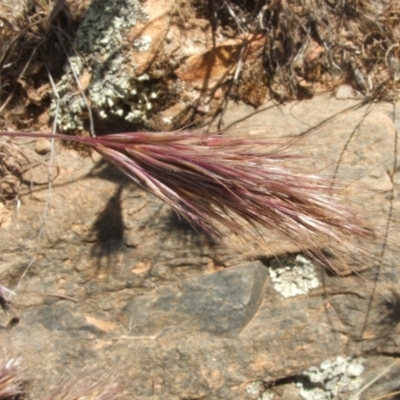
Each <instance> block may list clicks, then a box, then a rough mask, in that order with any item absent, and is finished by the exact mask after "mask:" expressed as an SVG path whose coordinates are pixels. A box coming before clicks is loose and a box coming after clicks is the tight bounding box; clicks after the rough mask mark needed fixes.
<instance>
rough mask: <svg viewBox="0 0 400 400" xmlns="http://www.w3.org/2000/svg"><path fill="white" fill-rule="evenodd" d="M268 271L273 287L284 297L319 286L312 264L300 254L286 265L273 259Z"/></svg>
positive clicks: (305, 292) (300, 293)
mask: <svg viewBox="0 0 400 400" xmlns="http://www.w3.org/2000/svg"><path fill="white" fill-rule="evenodd" d="M268 271H269V276H270V278H271V281H272V284H273V287H274V289H275V290H276V291H277V292H279V293H280V294H281V295H282V296H283V297H285V298H288V297H293V296H299V295H303V294H307V293H308V292H309V291H310V290H311V289H315V288H317V287H318V286H319V281H318V278H317V277H316V275H315V270H314V266H313V264H312V263H311V261H310V260H308V259H307V258H305V257H304V256H302V255H300V254H299V255H297V256H296V258H295V259H294V260H293V261H291V262H289V263H286V265H282V263H281V262H280V261H273V262H272V264H271V266H270V267H269V268H268Z"/></svg>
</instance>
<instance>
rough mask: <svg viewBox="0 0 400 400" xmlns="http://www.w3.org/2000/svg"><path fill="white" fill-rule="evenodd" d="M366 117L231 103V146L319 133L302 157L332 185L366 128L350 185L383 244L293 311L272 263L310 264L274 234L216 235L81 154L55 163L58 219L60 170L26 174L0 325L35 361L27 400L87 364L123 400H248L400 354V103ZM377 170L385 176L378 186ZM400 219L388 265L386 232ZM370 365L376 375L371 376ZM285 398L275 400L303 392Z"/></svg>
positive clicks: (324, 274)
mask: <svg viewBox="0 0 400 400" xmlns="http://www.w3.org/2000/svg"><path fill="white" fill-rule="evenodd" d="M349 107H353V108H352V109H351V110H348V111H346V109H347V108H349ZM357 107H358V103H356V102H355V101H353V100H348V101H346V102H339V101H336V100H333V99H331V98H328V97H325V98H323V97H321V98H316V99H314V100H311V101H307V102H302V103H300V104H290V105H287V106H282V107H280V108H278V107H275V106H272V105H268V106H266V109H265V110H264V111H260V110H258V111H257V113H255V112H254V110H252V109H251V108H249V107H248V106H241V105H232V107H231V108H230V109H229V110H228V111H227V113H226V114H225V126H228V125H232V124H233V125H235V126H236V130H232V131H231V133H230V134H232V135H235V134H237V133H238V132H241V133H246V134H248V135H250V137H251V135H253V134H260V132H261V133H263V134H264V135H269V137H271V138H273V137H277V136H285V135H286V136H287V135H288V134H289V133H291V134H294V135H297V137H302V136H301V134H302V133H304V132H305V131H307V130H309V132H311V131H310V129H312V128H315V127H318V129H316V130H314V131H312V132H311V133H312V134H311V133H309V134H308V135H303V136H304V140H301V141H299V142H298V143H297V145H296V146H293V147H292V148H291V150H292V151H293V152H297V153H298V154H302V155H304V156H305V159H304V160H301V162H302V163H303V165H304V166H306V167H308V168H310V170H311V171H315V170H318V171H321V170H323V171H324V172H326V173H334V171H335V165H337V163H338V160H339V159H340V156H341V154H342V151H343V148H344V146H345V144H346V143H347V141H348V139H349V137H350V136H351V134H352V132H353V131H354V132H355V134H353V139H352V140H350V143H349V144H348V145H347V149H348V150H346V151H347V152H345V154H344V155H342V158H341V166H340V168H339V171H338V174H339V176H340V177H341V178H342V179H347V178H350V180H351V181H353V178H354V177H355V176H361V178H360V179H359V182H361V183H362V184H363V185H364V187H367V188H369V189H374V188H379V190H372V191H366V190H359V189H358V188H359V187H360V186H356V185H354V184H352V185H350V187H349V188H348V191H346V192H344V196H345V197H344V198H345V201H349V202H351V203H352V204H354V203H355V204H359V207H360V208H361V209H362V210H366V211H368V212H369V214H368V217H369V220H370V221H371V223H372V224H373V226H375V227H376V230H377V232H378V235H377V237H376V240H375V242H374V243H368V244H367V247H365V248H366V255H365V257H363V258H361V259H355V260H354V259H352V258H351V255H347V254H346V253H345V252H344V253H343V257H342V258H343V260H347V259H348V260H349V261H348V264H349V266H348V267H349V268H350V270H356V271H357V274H349V275H348V276H346V277H339V276H336V275H334V274H332V273H330V272H328V271H326V270H324V269H323V268H322V267H321V266H318V265H316V276H317V278H318V280H319V281H320V286H319V287H318V288H315V289H313V290H311V291H310V292H309V293H308V294H307V295H303V296H297V297H293V298H289V299H284V298H282V296H281V295H280V294H279V293H278V292H276V291H275V289H274V288H273V286H272V282H271V280H270V278H269V274H268V265H269V262H270V260H271V259H277V260H278V261H279V260H280V259H281V258H280V256H281V255H284V254H286V253H287V252H293V253H296V252H298V251H299V248H296V246H295V245H293V244H290V243H285V242H284V241H282V240H279V241H278V240H277V239H276V238H274V237H273V236H268V235H267V234H266V235H265V237H264V239H265V240H264V243H263V244H258V243H254V242H251V241H246V240H245V239H243V238H239V237H237V236H235V235H233V234H232V235H228V236H227V237H226V238H223V239H218V240H217V239H216V238H210V237H208V236H207V235H205V234H202V233H199V232H196V231H194V230H193V229H192V228H191V227H190V226H189V225H188V224H186V223H185V222H184V221H181V220H180V219H179V218H177V216H176V215H175V214H174V213H173V212H171V210H170V209H169V208H168V207H167V206H165V205H164V204H162V203H161V202H160V201H158V200H157V199H155V198H154V197H153V196H151V195H148V194H147V193H145V192H143V191H142V190H141V189H139V188H138V187H136V186H135V185H134V184H133V183H131V182H129V180H128V179H126V178H125V177H124V176H123V175H122V174H121V173H120V172H119V171H118V170H116V169H115V168H114V167H112V166H109V165H108V164H106V163H105V162H104V161H102V160H101V159H100V158H99V157H98V156H96V155H93V157H92V158H82V157H81V156H80V155H79V154H77V153H75V152H73V151H71V150H60V151H59V154H58V155H57V156H56V158H55V161H54V162H55V165H57V170H54V175H53V176H54V178H55V179H54V180H53V182H52V192H51V202H50V206H49V207H48V208H46V204H47V201H48V200H49V192H48V185H47V179H48V168H47V166H46V165H44V164H43V163H40V164H33V165H32V167H31V168H28V169H27V170H26V172H25V175H24V181H23V183H22V185H21V189H20V192H19V200H20V203H19V206H18V207H16V206H13V205H11V207H9V208H7V207H3V208H2V209H1V212H2V219H1V226H0V233H1V241H0V260H1V263H0V283H1V285H3V286H5V287H7V288H9V289H12V290H14V291H15V293H16V295H15V296H14V297H11V298H10V304H9V309H8V311H7V313H3V312H0V326H1V328H0V343H1V347H4V348H7V349H12V352H13V354H15V355H16V356H23V357H24V358H25V359H26V360H28V362H29V363H31V365H32V368H31V370H32V371H33V373H32V375H33V376H32V385H31V387H30V388H29V393H30V396H31V398H32V399H40V398H41V397H42V395H43V393H47V391H48V388H49V387H54V386H55V385H56V383H57V382H58V381H59V380H60V379H61V378H62V376H65V375H67V376H73V375H74V374H75V375H77V374H79V373H80V371H81V370H82V368H84V367H86V366H88V365H90V366H91V367H93V368H96V369H99V370H102V371H105V372H106V373H110V374H112V373H115V372H117V371H118V372H120V374H119V375H120V379H121V380H123V381H124V382H125V387H126V393H125V392H124V393H125V394H124V398H127V399H130V398H134V399H139V400H141V399H143V400H145V399H146V400H147V399H149V398H151V399H155V400H156V399H160V400H161V399H166V398H167V399H172V400H174V399H189V398H191V399H193V398H203V399H210V400H211V399H213V400H215V399H221V400H225V399H244V400H246V399H249V400H250V399H257V398H258V397H257V396H259V397H261V396H264V392H261V391H260V392H259V394H254V393H253V392H251V391H250V392H249V391H248V390H247V389H246V388H248V385H250V384H252V383H254V382H262V383H263V384H264V386H265V388H267V387H269V386H271V385H273V384H274V383H275V382H277V381H279V382H280V380H281V379H284V378H285V379H289V377H295V376H298V375H300V374H301V373H302V372H303V371H305V370H307V369H309V368H310V367H312V366H319V365H320V364H321V362H322V361H324V360H328V359H329V360H334V359H336V357H337V356H338V355H342V356H345V357H355V356H360V355H363V354H364V355H365V354H367V355H368V354H372V353H373V352H374V353H375V354H380V353H381V354H385V355H387V354H392V355H397V354H398V353H399V341H398V339H397V336H398V329H399V328H398V326H399V321H400V318H399V315H398V312H397V308H398V296H399V295H398V293H399V289H398V283H397V282H398V281H399V280H400V277H399V256H398V251H397V250H396V244H397V243H398V225H397V223H398V220H399V219H398V212H399V206H400V201H399V198H398V196H399V195H398V193H399V187H398V182H397V181H392V180H391V179H390V174H389V175H388V172H387V171H389V172H390V171H391V169H390V168H392V167H393V156H394V155H393V149H394V144H393V143H394V142H393V140H394V139H395V136H394V132H395V126H396V124H398V121H397V120H394V121H393V115H394V113H393V106H391V105H386V104H379V105H378V104H377V105H373V106H372V105H371V106H366V107H359V108H357ZM249 113H251V115H250V114H249ZM332 116H336V117H335V118H331V117H332ZM240 119H242V120H241V121H240ZM360 124H361V125H360ZM260 126H262V130H261V129H260ZM354 135H355V136H354ZM271 140H272V139H271ZM26 146H27V147H26V148H25V147H24V148H23V151H24V154H25V155H26V156H27V157H28V158H29V157H32V159H35V155H36V154H35V152H34V149H33V148H31V147H29V146H28V145H26ZM36 157H37V155H36ZM377 166H378V167H379V168H382V171H383V172H382V173H372V174H369V172H371V171H375V170H376V169H377V168H376V167H377ZM388 176H389V178H388ZM388 179H389V183H390V185H389V184H388ZM352 188H353V189H352ZM354 188H356V189H354ZM382 188H383V189H382ZM346 196H348V197H346ZM390 212H391V215H392V223H391V224H390V225H389V230H388V235H387V236H386V237H387V238H388V241H387V246H386V249H385V253H384V255H383V257H381V254H382V243H383V242H384V239H385V237H384V235H380V234H379V232H381V233H382V231H383V232H385V229H386V228H385V227H386V223H387V218H388V213H390ZM43 221H44V222H43ZM343 260H338V262H339V264H340V263H342V262H343ZM380 260H383V261H380ZM380 262H381V272H380V273H381V275H380V277H378V278H376V272H377V268H376V265H377V264H379V263H380ZM282 263H283V261H282ZM28 266H29V268H27V267H28ZM228 267H230V268H228ZM350 272H351V271H350ZM343 275H346V274H345V271H343ZM389 339H390V340H389ZM369 357H370V356H367V357H366V359H367V361H366V364H365V366H366V367H365V368H366V369H365V373H366V374H370V371H374V370H373V366H371V365H370V364H369V363H368V360H369ZM30 360H32V361H30ZM33 366H34V368H33ZM283 386H284V385H280V384H278V385H276V386H275V387H273V388H269V389H268V392H266V393H267V394H266V395H265V396H267V395H268V396H269V395H270V392H269V391H270V390H272V391H273V393H275V397H274V398H281V397H280V396H284V393H291V395H292V392H293V388H292V386H290V388H289V387H283ZM261 389H262V388H261V386H260V390H261Z"/></svg>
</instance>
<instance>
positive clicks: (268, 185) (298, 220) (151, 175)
mask: <svg viewBox="0 0 400 400" xmlns="http://www.w3.org/2000/svg"><path fill="white" fill-rule="evenodd" d="M0 135H6V136H20V135H25V136H36V137H38V135H39V136H46V135H44V134H34V133H31V134H27V133H10V132H4V133H0ZM47 137H49V138H50V137H55V138H59V139H67V140H73V141H79V142H82V143H85V144H87V145H89V146H91V147H92V148H93V149H95V150H96V151H97V152H99V153H100V154H101V155H103V156H104V157H105V158H106V159H108V160H109V161H110V162H111V163H113V164H115V165H116V166H117V167H118V168H120V169H121V171H123V172H124V173H125V174H126V175H128V176H129V177H130V178H131V179H133V180H134V181H135V182H137V183H138V184H139V185H141V186H142V187H143V188H145V189H146V190H148V191H149V192H151V193H153V194H154V195H155V196H157V197H159V198H160V199H161V200H163V201H164V202H166V203H167V204H168V205H170V206H171V207H172V208H173V209H174V210H176V211H177V212H178V213H179V214H180V215H182V216H184V217H185V218H187V219H188V220H189V221H190V222H192V223H194V224H195V225H197V226H199V227H201V228H202V229H204V230H205V231H207V232H208V233H210V234H217V235H221V234H222V233H223V231H224V229H223V227H225V228H228V229H229V230H230V231H233V232H235V233H237V234H240V235H247V236H249V235H250V236H251V237H252V238H255V237H256V238H257V239H259V240H261V241H262V235H263V233H262V232H263V230H264V229H267V230H268V231H271V232H273V233H274V234H276V235H277V236H279V237H281V238H284V239H289V240H290V241H292V242H293V243H295V244H296V245H297V246H299V247H300V248H302V249H303V250H304V251H306V252H308V253H309V254H313V255H314V256H316V257H320V258H322V259H324V260H325V258H324V256H323V254H322V253H321V252H320V249H321V248H324V247H326V246H327V245H328V243H329V245H333V248H334V247H335V245H336V246H337V245H340V246H345V247H347V248H351V249H352V250H353V245H352V243H353V237H354V236H356V237H370V236H371V231H370V230H369V229H367V228H365V226H364V224H363V222H362V221H360V219H359V218H358V217H357V215H356V212H355V211H354V210H352V209H351V208H349V207H347V206H345V205H342V204H341V203H340V202H339V197H340V196H339V189H340V188H339V187H338V186H337V185H335V186H334V185H333V182H332V181H331V180H329V179H327V178H324V177H322V176H319V175H313V174H309V173H306V172H304V171H303V170H301V169H298V168H295V167H294V166H293V161H298V158H297V157H295V156H293V155H291V154H289V152H288V147H287V145H282V144H279V143H273V142H271V141H268V140H265V139H253V138H252V139H241V138H229V137H224V136H219V135H201V134H197V133H191V132H189V133H172V134H171V133H144V132H139V133H122V134H113V135H105V136H101V137H94V138H92V137H71V136H66V135H54V136H53V135H47ZM257 232H258V233H257ZM325 261H326V260H325Z"/></svg>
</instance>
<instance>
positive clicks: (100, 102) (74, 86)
mask: <svg viewBox="0 0 400 400" xmlns="http://www.w3.org/2000/svg"><path fill="white" fill-rule="evenodd" d="M147 19H148V16H147V14H146V13H145V12H144V11H143V9H142V7H141V4H140V1H139V0H109V1H106V2H104V1H99V0H97V1H96V0H95V1H93V2H92V3H91V5H90V8H89V9H88V11H87V13H86V16H85V18H84V21H83V22H82V24H81V26H80V27H79V29H78V31H77V36H76V39H75V42H74V49H75V53H74V54H73V55H72V56H70V57H69V64H68V66H67V70H66V73H65V75H64V76H63V77H62V79H61V80H60V82H59V83H58V84H57V92H58V95H59V97H60V102H59V106H58V110H57V113H58V124H59V128H60V129H61V130H62V131H74V130H82V129H83V128H84V122H85V120H87V118H88V105H89V106H90V107H91V109H92V110H93V111H94V112H95V113H96V114H97V116H98V117H100V118H101V119H107V118H109V117H112V116H116V117H120V118H125V119H126V120H128V121H130V122H133V121H135V120H138V119H146V113H147V112H148V111H149V110H150V109H151V102H150V99H149V97H150V94H151V92H150V93H147V95H146V93H145V91H144V90H142V89H143V85H144V84H145V82H146V81H148V79H149V78H148V76H143V75H142V76H136V75H135V65H134V64H133V63H132V61H131V57H130V51H131V50H134V51H147V50H148V49H149V48H150V44H151V37H150V36H143V37H139V38H136V39H135V40H134V42H133V43H128V40H127V37H128V35H127V33H128V31H129V29H130V28H132V27H133V26H135V25H136V23H137V22H138V21H141V22H144V21H146V20H147ZM77 80H78V81H79V83H78V82H77ZM85 97H86V99H85ZM56 107H57V101H56V98H55V97H54V99H53V102H52V115H53V116H55V115H56Z"/></svg>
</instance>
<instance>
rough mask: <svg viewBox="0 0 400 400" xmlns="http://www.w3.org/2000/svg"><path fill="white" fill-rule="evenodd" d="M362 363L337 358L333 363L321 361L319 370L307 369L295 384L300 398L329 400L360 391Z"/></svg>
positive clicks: (355, 360) (315, 368)
mask: <svg viewBox="0 0 400 400" xmlns="http://www.w3.org/2000/svg"><path fill="white" fill-rule="evenodd" d="M363 362H364V360H363V359H362V358H357V359H351V358H343V357H341V356H339V357H337V358H336V360H334V361H331V360H325V361H323V362H322V363H321V365H320V366H319V368H317V367H311V368H309V369H308V370H307V371H304V372H303V374H302V378H299V381H298V382H297V384H296V386H297V387H298V388H299V389H300V397H301V398H302V399H304V400H331V399H334V398H338V396H340V395H342V396H343V394H344V393H346V394H347V395H349V394H351V393H352V392H354V391H356V390H358V389H360V388H361V386H362V383H363V382H362V379H361V374H362V373H363V372H364V367H363V365H362V363H363Z"/></svg>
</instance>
